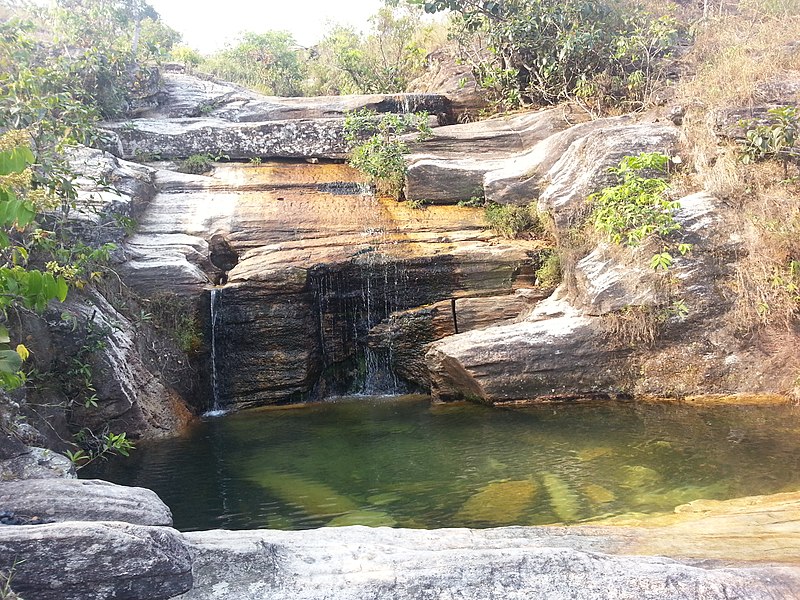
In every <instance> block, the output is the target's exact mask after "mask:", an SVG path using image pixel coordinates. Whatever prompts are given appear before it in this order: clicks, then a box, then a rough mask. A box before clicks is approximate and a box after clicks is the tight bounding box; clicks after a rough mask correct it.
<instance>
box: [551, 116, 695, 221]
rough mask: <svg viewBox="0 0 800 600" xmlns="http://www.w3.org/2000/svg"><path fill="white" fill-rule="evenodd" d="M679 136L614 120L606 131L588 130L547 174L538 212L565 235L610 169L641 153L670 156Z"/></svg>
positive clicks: (583, 213)
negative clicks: (624, 158)
mask: <svg viewBox="0 0 800 600" xmlns="http://www.w3.org/2000/svg"><path fill="white" fill-rule="evenodd" d="M679 135H680V130H679V129H678V128H677V127H674V126H673V125H664V124H661V123H644V122H640V123H633V124H626V123H623V124H620V123H619V121H618V120H616V119H612V120H611V122H610V123H606V126H605V127H592V128H589V130H588V132H585V135H581V136H580V137H578V138H577V139H576V140H574V141H573V142H572V143H571V144H570V145H569V147H568V148H567V149H566V151H565V152H564V153H563V154H562V155H561V156H560V158H559V159H558V160H557V161H556V162H555V163H554V164H553V166H552V167H551V168H550V170H549V171H547V173H546V175H545V178H546V180H547V186H546V187H544V189H542V191H541V194H540V195H539V199H538V204H539V208H540V209H541V210H543V211H545V212H547V213H549V214H550V215H551V216H552V217H553V219H554V221H555V224H556V227H557V229H558V232H559V233H563V232H566V231H567V230H568V229H569V228H570V227H572V226H573V225H576V224H578V223H580V222H581V221H582V219H583V218H584V217H585V216H586V212H587V204H586V198H587V197H588V196H589V195H590V194H592V193H593V192H596V191H598V190H599V189H601V188H603V187H605V186H606V185H608V184H610V183H611V182H612V180H613V179H612V177H611V175H610V174H609V173H608V169H609V167H614V166H616V165H617V164H618V163H619V161H620V160H622V158H623V157H625V156H632V155H636V154H639V153H641V152H663V153H665V154H668V155H671V154H672V153H673V152H674V150H675V145H676V144H677V142H678V137H679Z"/></svg>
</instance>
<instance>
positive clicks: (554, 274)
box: [536, 250, 561, 288]
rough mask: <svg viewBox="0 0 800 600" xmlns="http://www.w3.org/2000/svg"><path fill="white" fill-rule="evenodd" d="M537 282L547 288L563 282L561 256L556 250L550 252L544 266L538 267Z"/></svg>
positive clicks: (543, 263)
mask: <svg viewBox="0 0 800 600" xmlns="http://www.w3.org/2000/svg"><path fill="white" fill-rule="evenodd" d="M536 283H537V285H539V286H541V287H545V288H550V287H556V286H557V285H558V284H559V283H561V257H559V255H558V252H556V251H555V250H551V251H550V252H548V253H547V257H546V258H545V259H544V261H543V262H542V266H540V267H539V268H538V269H536Z"/></svg>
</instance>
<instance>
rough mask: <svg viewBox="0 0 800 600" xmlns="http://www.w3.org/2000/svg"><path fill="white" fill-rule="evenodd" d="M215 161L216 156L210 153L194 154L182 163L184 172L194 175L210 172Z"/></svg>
mask: <svg viewBox="0 0 800 600" xmlns="http://www.w3.org/2000/svg"><path fill="white" fill-rule="evenodd" d="M213 163H214V157H213V156H211V155H210V154H192V155H191V156H190V157H188V158H187V159H186V160H184V161H183V162H182V163H181V169H180V170H181V171H183V172H184V173H192V174H194V175H202V174H203V173H208V172H209V171H210V170H211V167H212V166H213Z"/></svg>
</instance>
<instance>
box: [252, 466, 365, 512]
mask: <svg viewBox="0 0 800 600" xmlns="http://www.w3.org/2000/svg"><path fill="white" fill-rule="evenodd" d="M246 477H247V479H248V480H250V481H252V482H253V483H255V484H257V485H259V486H260V487H262V488H263V489H265V490H266V491H267V492H269V493H270V494H272V495H273V496H276V497H277V498H280V499H282V500H283V501H284V502H286V503H288V504H292V505H294V506H298V507H300V508H302V509H303V510H304V511H305V512H306V513H307V514H308V515H310V516H312V517H329V516H332V515H341V514H342V513H352V512H353V511H356V510H357V508H358V505H357V504H356V503H355V502H354V501H353V500H351V499H350V498H348V497H346V496H344V495H342V494H341V493H339V492H337V491H336V490H334V489H333V488H332V487H330V486H329V485H326V484H324V483H322V482H319V481H312V480H310V479H308V478H306V477H302V476H300V475H294V474H292V473H281V472H279V471H271V470H268V469H259V470H258V471H257V472H252V473H247V474H246ZM370 514H372V513H370ZM375 514H378V513H375Z"/></svg>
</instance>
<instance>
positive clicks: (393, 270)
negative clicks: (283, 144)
mask: <svg viewBox="0 0 800 600" xmlns="http://www.w3.org/2000/svg"><path fill="white" fill-rule="evenodd" d="M155 180H156V183H157V184H158V185H159V187H160V189H161V193H159V194H158V195H157V196H156V197H155V198H154V200H153V201H152V203H151V205H150V207H149V208H148V210H147V211H146V212H145V213H144V214H143V215H142V217H141V219H140V228H139V232H138V233H137V234H136V235H135V236H133V237H131V238H130V240H129V241H128V244H127V245H126V252H127V255H128V257H129V260H128V261H127V262H126V263H125V264H124V265H122V266H121V268H120V271H121V273H122V274H123V275H124V277H125V278H126V280H127V281H128V282H130V285H132V286H133V287H135V288H136V289H138V290H140V291H141V292H142V293H147V294H152V293H157V292H159V291H163V290H165V289H168V290H169V291H180V292H182V293H184V294H187V295H194V294H201V293H207V292H204V289H205V288H207V287H208V286H209V284H210V283H212V282H218V281H225V282H226V284H225V285H224V287H221V288H218V289H217V290H216V291H215V309H216V312H215V315H214V325H215V328H214V331H215V334H214V346H215V350H216V355H215V361H216V365H217V370H216V373H217V375H216V381H217V397H218V399H219V401H220V402H221V403H222V404H232V403H234V402H235V403H237V405H238V406H251V405H257V404H264V403H273V402H285V401H289V400H294V401H298V400H304V399H310V398H315V397H323V396H325V395H328V394H342V393H348V392H350V393H352V392H363V393H370V392H378V391H383V392H386V391H399V390H401V389H403V385H404V384H403V382H401V381H398V380H396V379H395V377H394V374H392V373H391V368H390V367H391V365H392V364H393V363H395V362H396V361H394V360H393V356H394V347H393V345H392V344H391V343H388V344H386V345H380V344H379V345H376V346H370V345H369V344H368V338H369V332H370V329H371V328H372V327H373V326H375V325H377V324H379V323H380V322H382V321H384V320H386V319H388V318H389V316H390V315H391V313H393V312H395V311H398V310H406V309H411V308H415V307H419V306H423V305H427V304H430V303H434V302H438V301H443V300H447V301H449V299H451V298H452V299H455V300H456V302H457V305H459V309H458V310H460V304H461V303H463V302H467V298H468V297H470V296H486V295H496V294H501V295H507V294H510V293H512V292H513V291H514V289H515V288H518V287H531V286H532V285H533V280H534V278H535V277H534V271H535V270H536V268H537V267H538V266H539V264H540V263H541V260H542V258H541V257H542V256H543V252H544V249H543V245H542V244H541V243H538V242H530V241H503V240H499V239H497V238H496V237H495V236H494V235H493V234H492V233H491V232H489V231H486V230H485V229H484V221H483V216H482V211H481V210H479V209H474V208H473V209H470V208H458V207H433V206H432V207H428V208H426V209H425V210H415V209H413V208H411V207H409V206H408V205H407V204H402V203H398V202H395V201H394V200H387V199H376V198H374V197H373V196H372V195H371V194H369V193H366V192H367V190H365V189H364V187H363V185H362V184H361V183H360V181H359V178H358V176H357V174H356V173H355V172H354V171H352V170H351V169H350V168H349V167H346V166H344V165H335V164H318V165H308V164H291V163H265V164H262V165H217V167H216V169H215V170H214V172H213V173H212V174H211V175H210V176H188V175H186V176H184V175H179V174H174V173H171V172H166V171H159V172H158V173H157V174H156V177H155ZM220 265H221V267H220ZM167 286H168V287H167ZM469 302H473V303H478V304H480V302H479V301H478V300H477V299H475V300H470V301H469ZM209 304H210V303H209ZM478 304H473V307H472V309H470V308H469V305H468V304H464V310H465V311H466V312H464V314H463V317H464V319H463V325H464V328H466V327H467V325H468V324H469V321H470V319H473V320H474V321H475V324H476V325H475V326H477V324H478V323H479V322H481V321H483V322H488V320H487V317H486V316H479V315H477V314H475V311H476V308H477V306H478ZM523 308H524V302H522V301H520V300H518V301H516V302H515V303H513V305H509V308H507V309H506V311H505V312H504V313H502V314H503V315H505V317H504V318H507V317H512V316H516V314H517V313H518V312H519V311H520V310H522V309H523ZM470 310H472V311H473V312H472V313H470ZM515 310H516V312H515ZM481 311H482V312H483V314H484V315H486V314H487V313H489V312H492V311H493V309H492V308H491V302H490V301H484V302H483V307H482V308H481V309H479V310H478V311H477V312H481ZM471 314H475V316H471ZM207 335H209V336H210V335H211V331H210V330H209V331H207ZM207 339H208V338H207ZM416 352H417V356H418V357H421V356H422V350H421V348H419V347H418V348H417V349H416ZM418 370H419V369H418ZM410 381H413V382H414V383H422V382H423V381H424V380H414V379H411V380H410Z"/></svg>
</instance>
